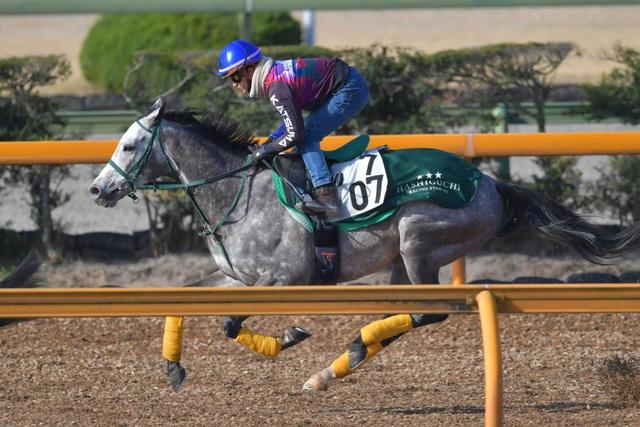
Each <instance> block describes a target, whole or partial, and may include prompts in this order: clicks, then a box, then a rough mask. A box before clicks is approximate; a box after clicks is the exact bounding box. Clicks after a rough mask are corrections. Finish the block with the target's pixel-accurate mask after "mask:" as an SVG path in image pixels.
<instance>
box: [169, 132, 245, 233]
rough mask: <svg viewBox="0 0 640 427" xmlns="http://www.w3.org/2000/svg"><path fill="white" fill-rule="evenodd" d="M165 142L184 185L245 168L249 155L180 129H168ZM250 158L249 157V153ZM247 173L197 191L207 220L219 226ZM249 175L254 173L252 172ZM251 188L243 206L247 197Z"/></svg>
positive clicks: (207, 185) (204, 186)
mask: <svg viewBox="0 0 640 427" xmlns="http://www.w3.org/2000/svg"><path fill="white" fill-rule="evenodd" d="M164 140H165V141H166V142H165V145H166V148H167V153H168V154H169V157H170V158H171V159H172V160H173V161H174V163H175V166H176V172H177V174H178V178H179V179H180V181H181V182H182V183H185V184H186V183H189V182H193V181H196V180H199V179H206V178H211V177H214V176H216V175H221V174H224V173H226V172H230V171H232V170H234V169H237V168H239V167H241V166H242V165H243V164H244V163H245V162H246V155H243V154H242V153H237V152H234V151H233V150H231V149H229V148H226V147H217V146H214V145H213V144H211V143H210V142H208V141H205V140H203V139H201V138H199V137H196V136H193V135H188V134H186V133H185V132H180V131H179V130H176V129H168V130H167V135H166V136H165V138H164ZM247 155H248V153H247ZM244 173H245V172H244V171H242V172H238V173H237V174H235V175H234V176H233V177H229V178H224V179H222V180H220V181H216V182H213V183H210V184H205V185H202V186H199V187H196V188H195V189H193V195H194V197H195V199H196V202H197V203H198V206H199V207H200V209H202V211H203V212H204V213H205V215H206V217H207V220H208V221H209V222H210V223H211V224H212V225H215V224H216V223H217V222H218V221H219V220H220V219H221V218H222V216H223V215H224V214H225V213H226V212H227V211H228V210H229V209H230V208H231V206H232V204H233V202H234V200H235V198H236V196H237V194H238V192H239V191H240V184H241V182H242V177H243V174H244ZM249 173H252V171H251V170H249ZM246 193H247V185H245V188H244V190H243V195H242V196H241V200H240V202H242V199H244V197H246Z"/></svg>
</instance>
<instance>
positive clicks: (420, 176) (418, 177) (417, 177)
mask: <svg viewBox="0 0 640 427" xmlns="http://www.w3.org/2000/svg"><path fill="white" fill-rule="evenodd" d="M422 178H424V176H422V175H418V176H416V179H422Z"/></svg>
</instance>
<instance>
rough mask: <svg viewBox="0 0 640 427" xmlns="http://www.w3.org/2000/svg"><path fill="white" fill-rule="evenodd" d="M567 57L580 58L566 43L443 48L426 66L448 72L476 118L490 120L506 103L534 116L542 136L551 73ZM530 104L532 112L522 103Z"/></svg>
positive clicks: (575, 48) (510, 109)
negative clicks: (477, 111) (475, 110)
mask: <svg viewBox="0 0 640 427" xmlns="http://www.w3.org/2000/svg"><path fill="white" fill-rule="evenodd" d="M571 54H580V52H579V50H578V48H577V46H576V45H575V44H573V43H569V42H550V43H501V44H495V45H489V46H483V47H478V48H468V49H459V50H446V51H442V52H439V53H437V54H435V55H432V57H431V58H430V59H429V61H428V63H427V64H426V65H427V66H428V67H429V68H430V69H431V70H433V71H436V72H438V73H448V74H449V78H448V79H449V81H451V82H452V83H455V84H456V86H457V87H458V89H459V92H460V93H459V96H458V98H457V99H456V101H457V102H459V103H460V104H461V105H463V106H467V108H468V109H470V110H473V109H479V110H480V113H476V116H477V117H480V118H481V119H482V120H485V121H486V120H489V121H491V120H492V119H491V117H490V111H491V109H493V108H494V107H495V106H496V105H499V104H505V105H506V106H507V108H508V109H509V111H511V112H512V113H519V114H522V115H525V116H529V117H532V118H533V119H534V120H535V121H536V123H537V124H538V131H539V132H544V131H545V127H546V123H545V115H544V106H545V103H546V102H547V100H548V99H549V95H550V93H551V91H552V90H553V86H552V82H553V75H554V73H555V71H556V70H557V69H558V67H559V66H560V65H561V64H562V62H563V61H564V60H565V59H566V58H567V57H568V56H569V55H571ZM525 101H530V102H532V103H533V109H529V108H527V107H525V106H524V105H523V102H525Z"/></svg>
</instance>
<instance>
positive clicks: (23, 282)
mask: <svg viewBox="0 0 640 427" xmlns="http://www.w3.org/2000/svg"><path fill="white" fill-rule="evenodd" d="M41 264H42V259H41V258H40V255H38V253H37V252H35V251H31V252H29V254H28V255H27V256H26V257H24V259H23V260H22V261H21V262H20V264H18V266H17V267H16V269H15V270H13V272H11V274H9V275H8V276H7V277H5V278H4V279H2V280H1V281H0V288H4V289H7V288H37V287H38V280H37V279H35V278H34V276H33V275H34V273H35V272H36V271H38V268H40V265H41ZM20 320H23V319H1V318H0V327H2V326H6V325H8V324H10V323H14V322H17V321H20Z"/></svg>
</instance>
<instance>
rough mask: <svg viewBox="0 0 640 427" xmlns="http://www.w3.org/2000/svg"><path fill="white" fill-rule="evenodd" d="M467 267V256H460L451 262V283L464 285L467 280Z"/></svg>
mask: <svg viewBox="0 0 640 427" xmlns="http://www.w3.org/2000/svg"><path fill="white" fill-rule="evenodd" d="M466 270H467V267H466V261H465V258H464V257H462V258H458V259H457V260H455V261H453V262H452V263H451V284H452V285H462V284H464V283H465V282H466V281H467V271H466Z"/></svg>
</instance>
